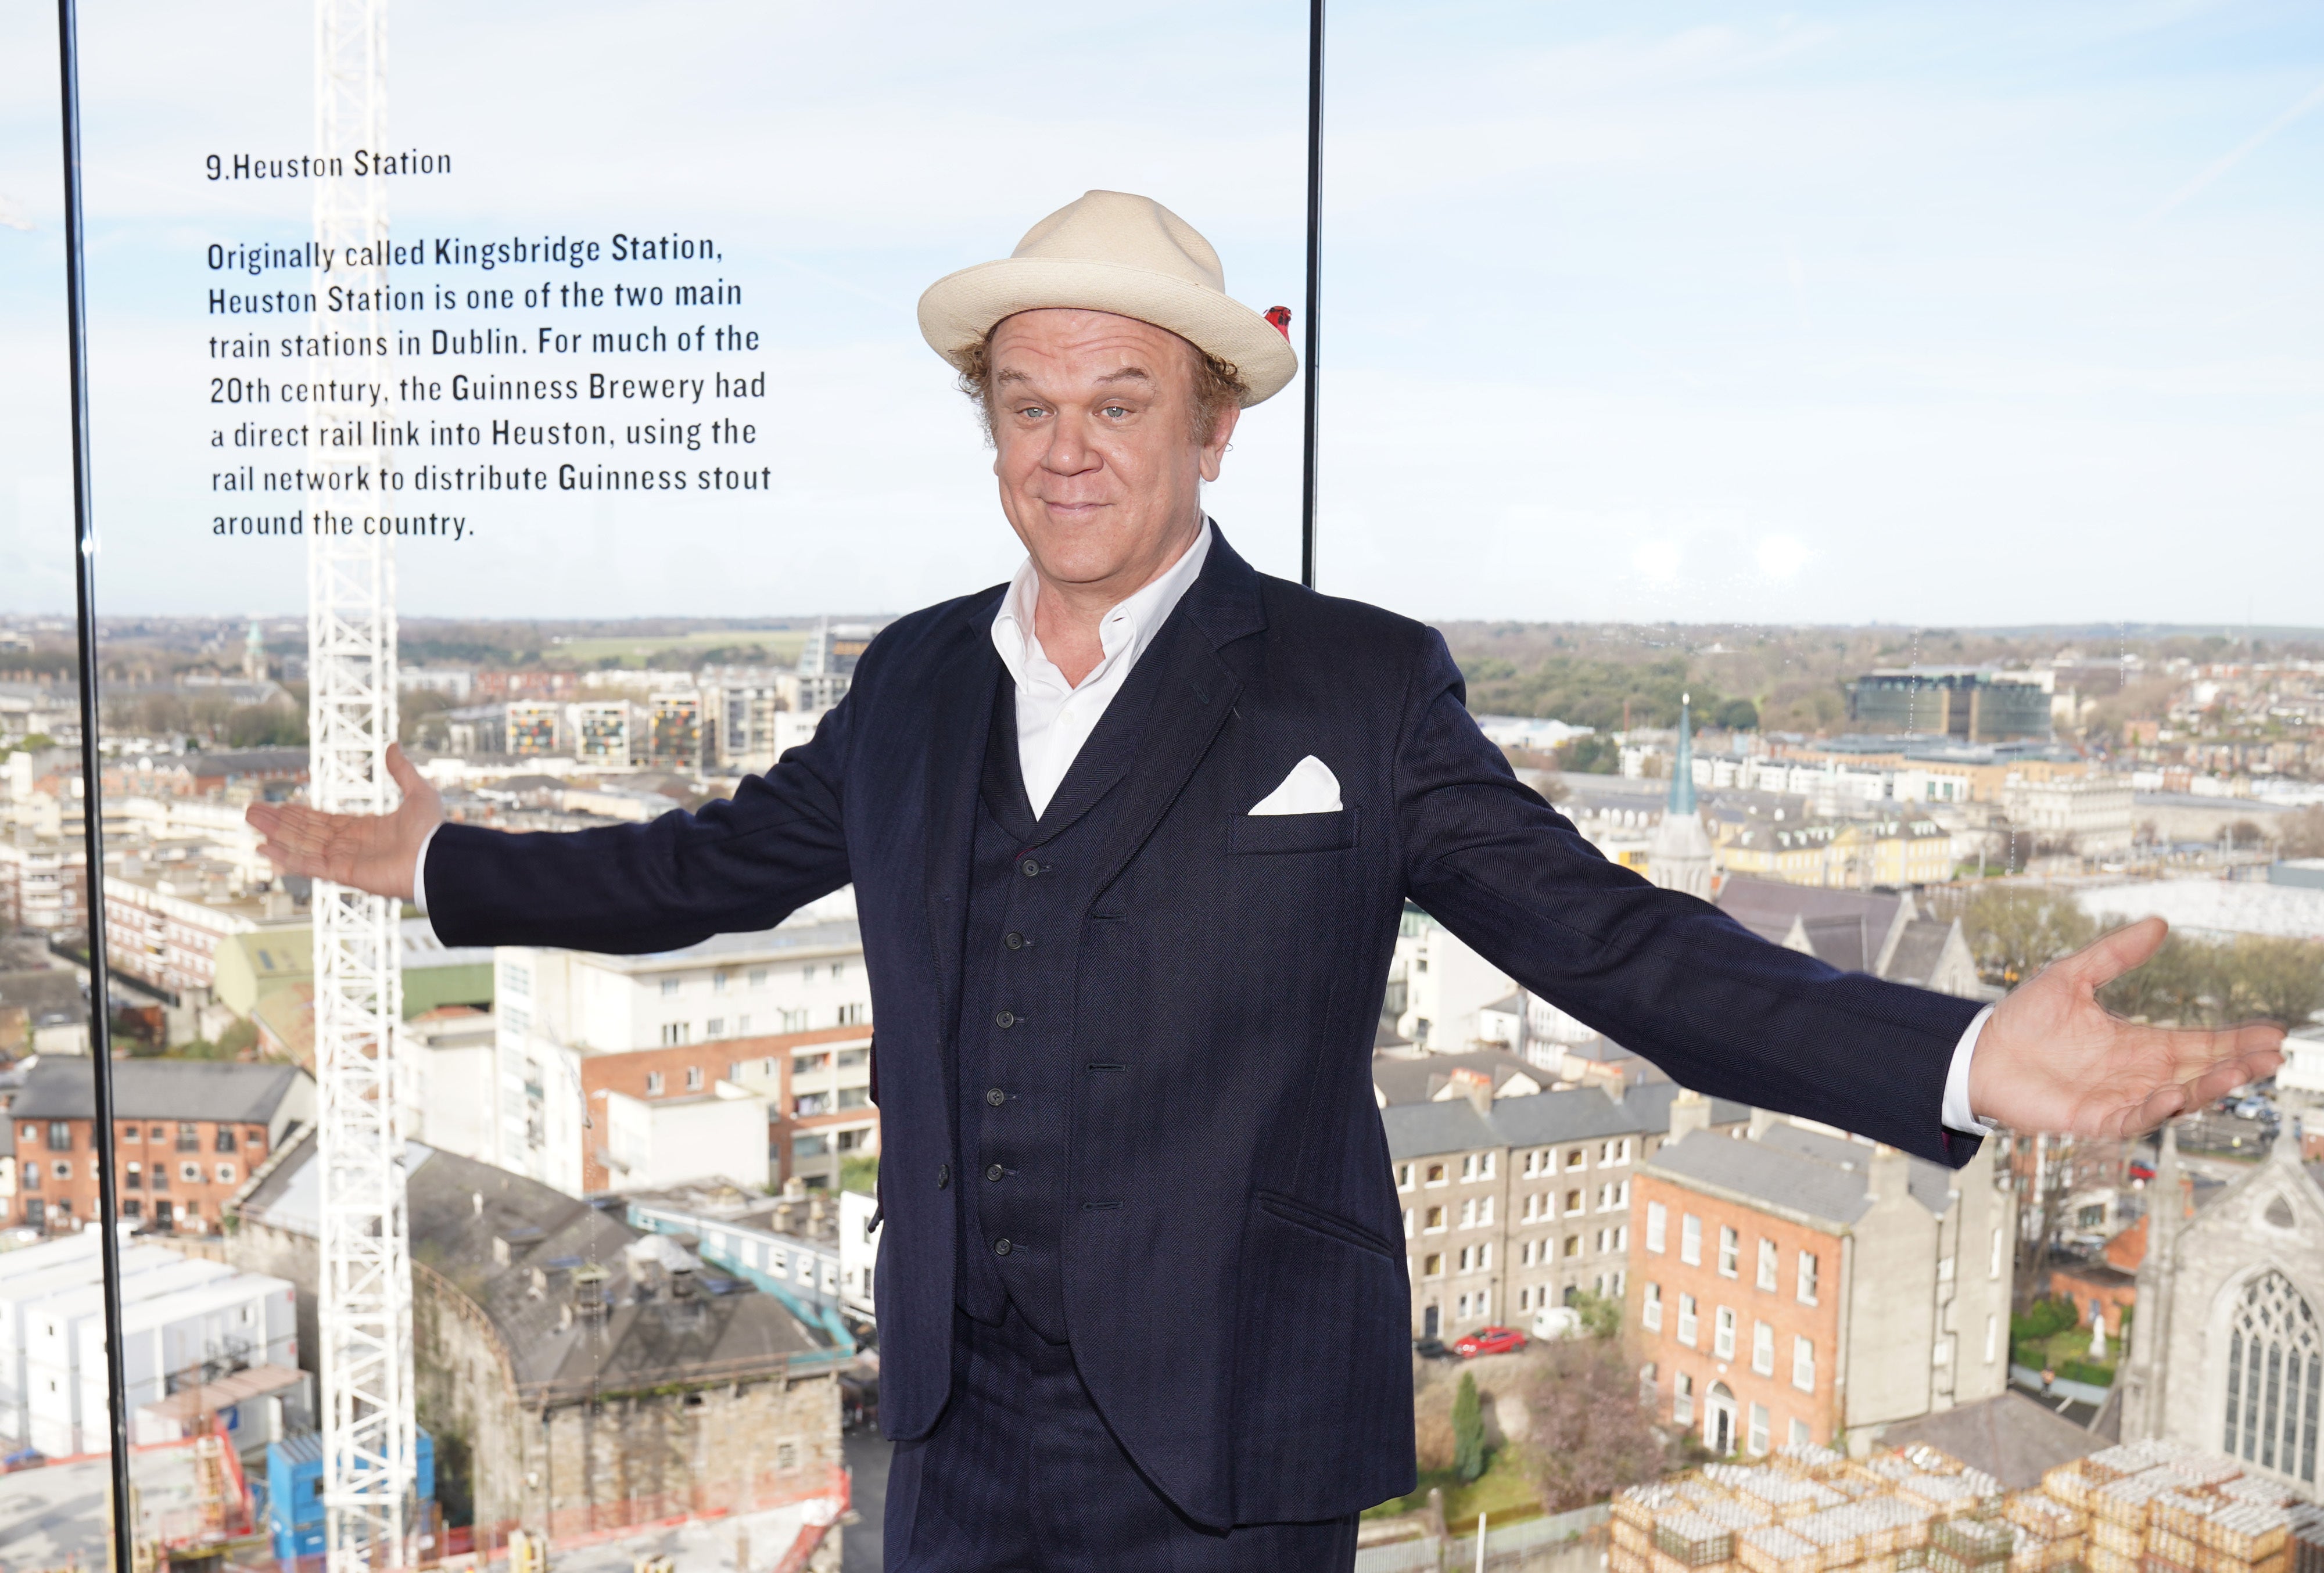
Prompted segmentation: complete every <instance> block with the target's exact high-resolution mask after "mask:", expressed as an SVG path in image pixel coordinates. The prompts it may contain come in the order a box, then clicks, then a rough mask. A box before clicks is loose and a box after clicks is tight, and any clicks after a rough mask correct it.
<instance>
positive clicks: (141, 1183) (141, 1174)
mask: <svg viewBox="0 0 2324 1573" xmlns="http://www.w3.org/2000/svg"><path fill="white" fill-rule="evenodd" d="M121 1183H122V1187H123V1188H124V1190H129V1191H143V1190H144V1189H145V1169H144V1165H143V1164H130V1165H129V1166H128V1167H127V1168H125V1169H124V1170H123V1171H122V1173H121Z"/></svg>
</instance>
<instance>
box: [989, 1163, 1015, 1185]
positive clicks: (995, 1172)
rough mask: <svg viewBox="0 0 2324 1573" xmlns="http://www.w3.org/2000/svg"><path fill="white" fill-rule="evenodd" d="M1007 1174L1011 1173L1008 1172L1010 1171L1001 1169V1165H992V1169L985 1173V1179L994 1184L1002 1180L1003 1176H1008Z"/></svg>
mask: <svg viewBox="0 0 2324 1573" xmlns="http://www.w3.org/2000/svg"><path fill="white" fill-rule="evenodd" d="M1006 1173H1009V1171H1008V1170H1006V1169H1004V1168H1002V1167H1001V1165H1000V1164H992V1165H991V1167H989V1168H987V1169H986V1170H985V1171H984V1177H985V1178H986V1179H987V1180H991V1181H994V1182H998V1181H999V1180H1000V1178H1001V1176H1002V1175H1003V1174H1006Z"/></svg>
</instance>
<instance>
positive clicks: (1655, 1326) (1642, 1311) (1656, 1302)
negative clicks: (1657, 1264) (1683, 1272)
mask: <svg viewBox="0 0 2324 1573" xmlns="http://www.w3.org/2000/svg"><path fill="white" fill-rule="evenodd" d="M1639 1294H1640V1299H1639V1301H1638V1320H1639V1322H1640V1323H1642V1324H1643V1325H1644V1326H1645V1328H1646V1330H1647V1331H1648V1332H1650V1333H1658V1332H1660V1331H1662V1330H1663V1286H1662V1285H1661V1284H1659V1283H1652V1282H1649V1283H1646V1284H1645V1285H1644V1286H1643V1287H1642V1288H1641V1289H1640V1291H1639Z"/></svg>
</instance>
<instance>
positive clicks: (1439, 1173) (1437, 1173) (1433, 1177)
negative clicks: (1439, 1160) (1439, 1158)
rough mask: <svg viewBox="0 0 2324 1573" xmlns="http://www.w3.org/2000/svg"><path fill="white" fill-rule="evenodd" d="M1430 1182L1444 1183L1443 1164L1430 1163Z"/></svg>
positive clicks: (1434, 1183) (1432, 1183) (1433, 1183)
mask: <svg viewBox="0 0 2324 1573" xmlns="http://www.w3.org/2000/svg"><path fill="white" fill-rule="evenodd" d="M1428 1183H1429V1184H1431V1185H1442V1184H1443V1183H1444V1165H1443V1164H1429V1165H1428Z"/></svg>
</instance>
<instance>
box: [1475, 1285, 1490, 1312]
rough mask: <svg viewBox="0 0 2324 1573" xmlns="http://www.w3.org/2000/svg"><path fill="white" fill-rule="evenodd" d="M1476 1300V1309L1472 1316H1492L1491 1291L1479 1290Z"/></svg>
mask: <svg viewBox="0 0 2324 1573" xmlns="http://www.w3.org/2000/svg"><path fill="white" fill-rule="evenodd" d="M1476 1299H1477V1309H1476V1311H1475V1313H1474V1314H1476V1315H1478V1316H1480V1317H1484V1316H1490V1315H1492V1314H1493V1292H1492V1291H1491V1290H1489V1289H1480V1290H1479V1291H1477V1296H1476Z"/></svg>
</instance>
